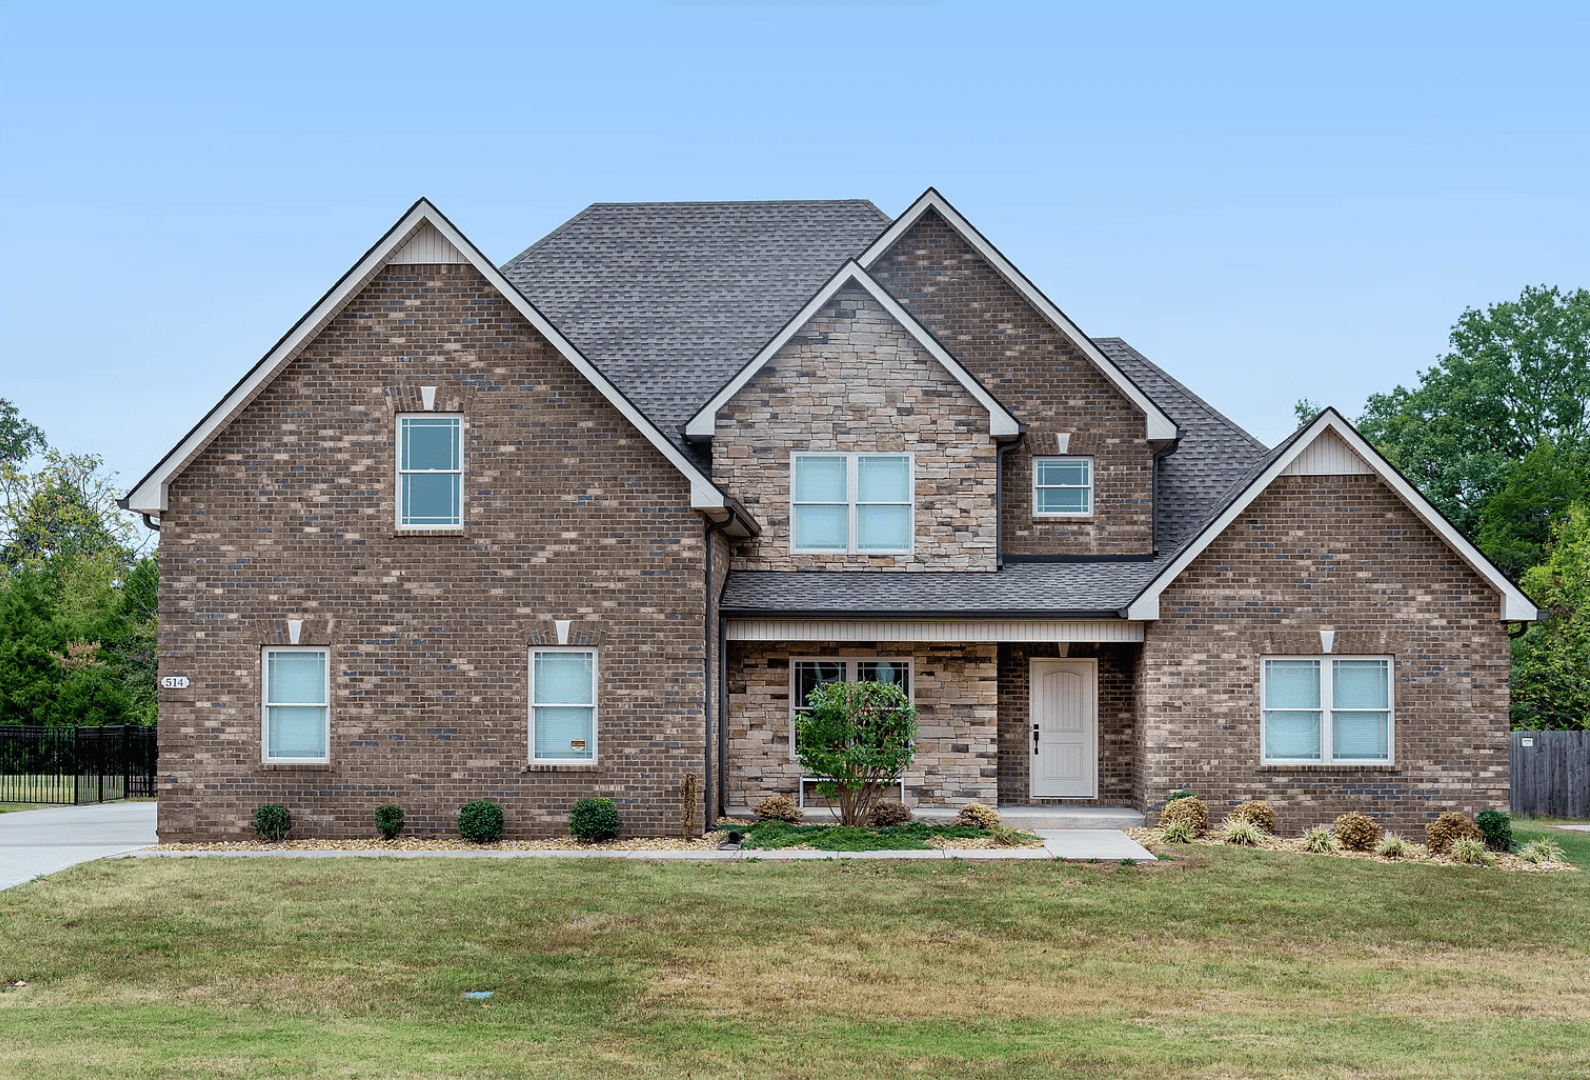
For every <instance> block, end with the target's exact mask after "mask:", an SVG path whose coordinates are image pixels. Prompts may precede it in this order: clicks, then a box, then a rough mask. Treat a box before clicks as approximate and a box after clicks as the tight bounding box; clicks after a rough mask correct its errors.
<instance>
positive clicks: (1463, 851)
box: [1448, 836, 1496, 866]
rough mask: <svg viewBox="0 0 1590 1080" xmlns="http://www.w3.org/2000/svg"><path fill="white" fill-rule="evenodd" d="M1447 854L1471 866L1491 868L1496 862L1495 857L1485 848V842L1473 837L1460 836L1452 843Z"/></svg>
mask: <svg viewBox="0 0 1590 1080" xmlns="http://www.w3.org/2000/svg"><path fill="white" fill-rule="evenodd" d="M1448 854H1450V855H1451V856H1452V858H1454V859H1456V860H1457V861H1458V862H1460V863H1468V864H1469V865H1471V866H1492V865H1494V864H1495V862H1496V856H1495V855H1492V854H1491V851H1490V849H1489V848H1487V847H1486V846H1485V841H1484V840H1481V839H1479V838H1478V837H1473V836H1460V837H1458V838H1457V839H1456V840H1454V841H1452V847H1451V849H1450V851H1449V852H1448Z"/></svg>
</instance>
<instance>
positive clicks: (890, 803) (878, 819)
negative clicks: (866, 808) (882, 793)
mask: <svg viewBox="0 0 1590 1080" xmlns="http://www.w3.org/2000/svg"><path fill="white" fill-rule="evenodd" d="M910 820H911V808H910V807H909V806H907V805H906V804H905V803H903V802H895V801H894V800H892V799H888V800H885V801H884V802H881V803H879V804H878V805H877V806H874V807H873V808H872V818H871V821H872V824H873V825H875V826H879V827H883V828H887V827H888V826H890V825H904V824H905V823H906V822H908V821H910Z"/></svg>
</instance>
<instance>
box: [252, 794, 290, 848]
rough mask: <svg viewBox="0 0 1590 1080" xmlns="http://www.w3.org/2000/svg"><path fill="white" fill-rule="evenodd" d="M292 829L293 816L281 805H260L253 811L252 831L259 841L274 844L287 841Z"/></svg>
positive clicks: (269, 803) (270, 803)
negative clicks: (256, 834)
mask: <svg viewBox="0 0 1590 1080" xmlns="http://www.w3.org/2000/svg"><path fill="white" fill-rule="evenodd" d="M292 827H293V816H292V815H291V814H289V813H288V812H287V807H285V806H283V805H282V804H281V803H274V802H268V803H261V804H260V806H259V807H258V808H257V809H256V810H255V811H254V831H255V832H257V833H259V838H260V839H261V840H268V841H270V842H271V843H273V844H275V843H278V842H280V841H282V840H285V839H287V833H288V832H289V831H291V829H292Z"/></svg>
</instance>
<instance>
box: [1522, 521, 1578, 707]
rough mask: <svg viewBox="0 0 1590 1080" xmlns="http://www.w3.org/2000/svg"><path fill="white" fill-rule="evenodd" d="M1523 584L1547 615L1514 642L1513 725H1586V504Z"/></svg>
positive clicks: (1556, 536) (1566, 523)
mask: <svg viewBox="0 0 1590 1080" xmlns="http://www.w3.org/2000/svg"><path fill="white" fill-rule="evenodd" d="M1523 584H1524V589H1525V590H1526V591H1527V592H1528V593H1529V594H1530V595H1531V596H1532V597H1534V598H1535V600H1536V602H1537V603H1539V604H1541V606H1542V607H1544V608H1545V609H1546V612H1547V617H1546V619H1545V620H1544V621H1542V622H1538V623H1535V624H1534V625H1533V626H1531V627H1530V628H1529V631H1528V633H1526V634H1524V635H1523V636H1522V637H1520V638H1518V639H1517V640H1516V641H1514V642H1513V663H1512V685H1513V704H1512V718H1513V726H1514V727H1515V728H1526V729H1546V728H1586V727H1590V506H1587V505H1586V504H1584V503H1579V504H1576V505H1574V506H1573V507H1572V508H1571V509H1570V511H1569V512H1568V515H1567V520H1566V521H1565V522H1564V523H1563V524H1562V525H1560V526H1559V527H1558V528H1557V530H1556V535H1555V537H1554V543H1553V544H1552V546H1551V554H1550V556H1549V557H1548V558H1547V560H1546V561H1545V562H1544V563H1542V564H1541V565H1539V566H1535V567H1532V568H1530V570H1529V571H1528V572H1527V573H1525V574H1524V582H1523Z"/></svg>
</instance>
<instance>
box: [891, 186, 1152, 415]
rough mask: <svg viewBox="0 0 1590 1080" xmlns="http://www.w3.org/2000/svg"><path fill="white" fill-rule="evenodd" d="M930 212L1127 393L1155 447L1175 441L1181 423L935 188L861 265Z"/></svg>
mask: <svg viewBox="0 0 1590 1080" xmlns="http://www.w3.org/2000/svg"><path fill="white" fill-rule="evenodd" d="M928 210H935V211H937V212H938V215H939V216H940V217H942V218H943V219H944V220H945V221H947V222H949V224H950V227H951V228H952V229H954V230H955V231H956V232H958V233H960V234H961V238H962V239H963V240H965V241H966V242H967V243H968V244H970V245H972V248H973V249H974V250H975V251H976V252H977V254H978V255H980V256H982V258H983V260H984V261H985V262H987V263H988V265H990V266H992V267H993V268H994V270H995V272H997V273H998V274H999V275H1000V276H1001V277H1003V278H1004V279H1005V280H1006V281H1008V282H1010V283H1011V285H1013V286H1014V287H1015V289H1016V291H1017V292H1019V293H1021V295H1022V296H1023V297H1024V298H1025V299H1026V301H1027V302H1028V303H1029V304H1031V305H1032V306H1033V307H1034V308H1035V309H1037V311H1038V313H1039V314H1040V315H1042V316H1043V317H1044V318H1045V319H1047V320H1048V321H1049V322H1050V323H1051V324H1052V325H1053V326H1054V328H1055V329H1056V330H1058V331H1060V333H1062V334H1064V335H1065V336H1066V337H1068V338H1070V339H1071V341H1072V342H1073V343H1074V344H1075V345H1076V346H1077V348H1079V349H1081V350H1082V352H1083V354H1084V355H1086V356H1087V358H1088V359H1089V360H1091V361H1093V364H1094V365H1095V366H1096V367H1097V368H1098V369H1099V370H1100V371H1101V372H1103V374H1104V377H1105V378H1106V379H1109V380H1110V382H1111V383H1113V384H1114V386H1115V388H1116V389H1117V390H1119V391H1120V392H1121V393H1122V394H1124V395H1125V396H1126V398H1127V399H1128V400H1129V401H1131V403H1132V404H1133V405H1136V406H1137V407H1138V408H1139V409H1141V410H1142V411H1143V415H1144V417H1146V419H1147V438H1148V440H1149V441H1150V442H1162V441H1168V440H1171V439H1174V438H1176V435H1177V427H1176V422H1175V421H1174V420H1172V419H1171V418H1170V417H1168V416H1166V415H1165V413H1164V412H1162V411H1161V410H1160V407H1159V406H1158V405H1155V404H1154V402H1153V401H1152V400H1151V399H1150V398H1149V396H1148V395H1147V394H1145V393H1143V391H1142V390H1141V389H1139V387H1138V385H1137V384H1136V383H1134V382H1133V381H1132V380H1131V379H1129V378H1128V377H1127V375H1126V373H1125V372H1124V371H1122V370H1121V369H1120V368H1118V367H1116V366H1115V364H1114V363H1113V362H1112V361H1111V360H1110V358H1109V357H1107V356H1105V355H1104V352H1103V351H1102V350H1101V349H1100V348H1099V347H1098V346H1097V345H1095V344H1094V343H1093V340H1092V339H1091V338H1089V337H1088V336H1087V335H1086V334H1084V333H1083V332H1082V331H1081V329H1080V328H1078V326H1077V325H1076V323H1074V322H1072V321H1071V320H1070V319H1069V318H1067V317H1066V314H1065V312H1063V311H1061V310H1060V309H1059V308H1058V307H1056V306H1055V305H1054V302H1053V301H1051V300H1050V299H1049V298H1048V297H1047V296H1045V295H1044V294H1043V293H1042V291H1040V290H1039V288H1038V287H1037V286H1036V285H1034V284H1033V283H1032V282H1031V281H1029V280H1027V275H1025V274H1023V273H1022V272H1021V271H1020V270H1018V269H1016V264H1015V263H1013V262H1011V261H1010V260H1009V259H1007V258H1005V256H1004V255H1003V254H1002V253H1001V252H1000V250H999V249H998V248H996V247H995V246H994V245H993V244H992V243H990V242H989V240H988V238H987V237H985V236H984V235H983V234H982V233H980V232H978V231H977V229H976V228H974V227H973V226H972V223H971V222H969V221H967V220H966V219H965V218H964V217H962V216H961V213H960V211H958V210H956V209H955V207H953V206H951V205H950V203H949V200H948V199H946V198H945V197H944V196H942V195H940V194H939V193H938V192H937V191H935V190H934V189H933V188H928V189H927V191H925V192H923V193H922V197H921V198H919V199H918V200H917V201H916V202H914V203H912V204H911V208H910V209H908V210H907V211H906V212H905V213H903V214H901V215H900V216H899V217H898V218H896V219H895V221H894V224H893V225H891V226H889V228H887V229H885V230H884V233H883V235H882V236H880V237H878V239H876V240H874V241H873V242H872V245H871V246H870V247H868V248H867V250H866V251H865V252H863V253H862V256H861V260H860V261H861V265H862V266H864V267H867V268H868V269H871V267H872V264H873V263H875V262H876V261H877V260H878V259H880V258H882V256H883V254H884V252H886V251H888V250H889V249H890V248H891V247H893V246H894V244H895V241H897V240H899V239H900V237H901V236H903V235H905V232H906V230H907V229H909V228H910V227H911V226H912V225H915V224H916V221H917V219H918V218H919V217H921V216H922V215H923V214H924V213H926V212H927V211H928Z"/></svg>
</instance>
